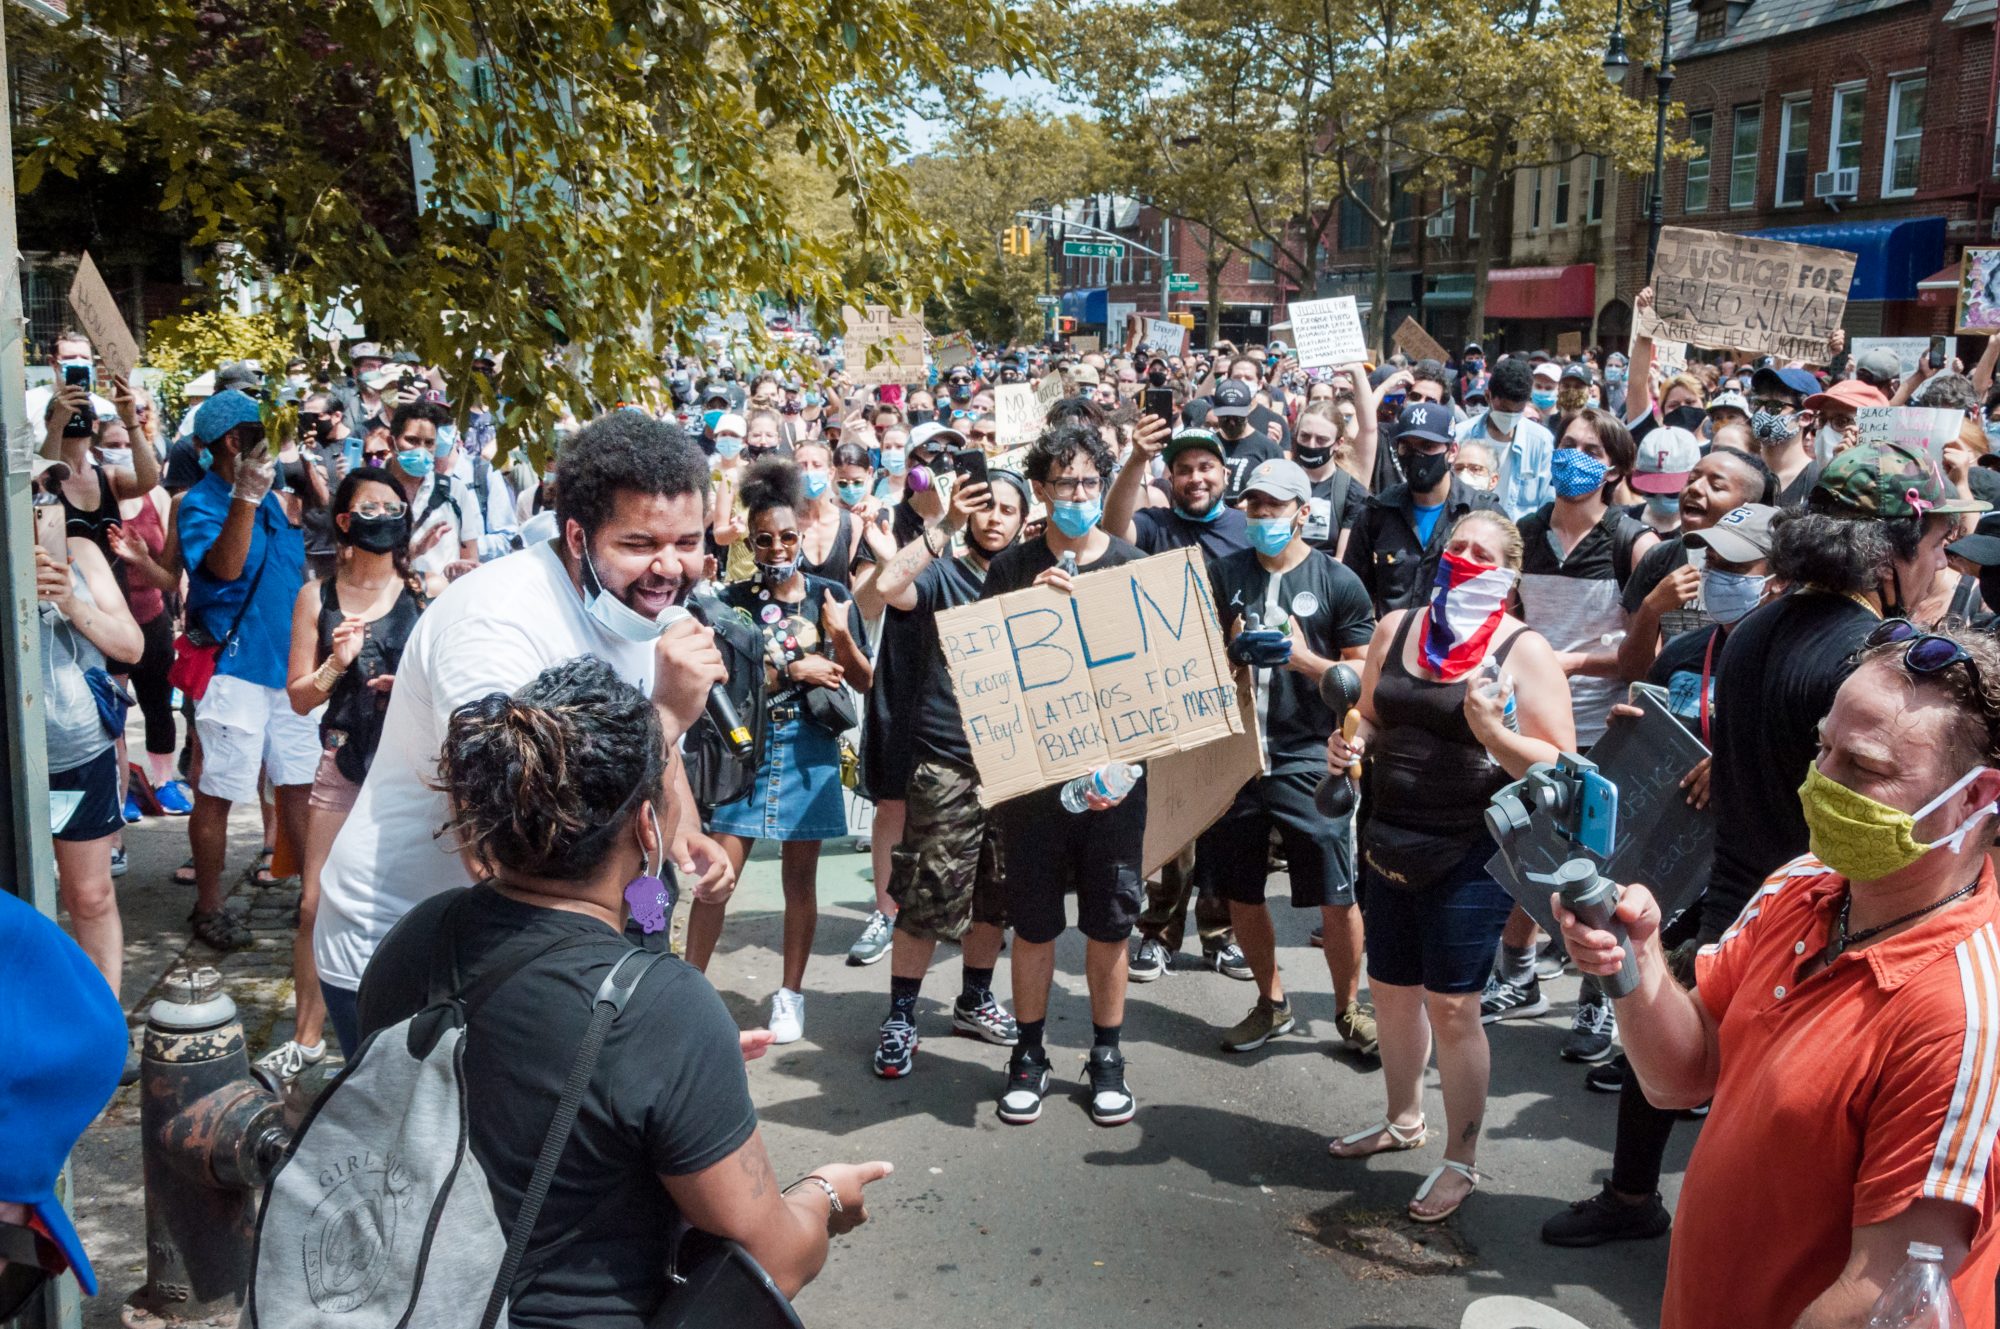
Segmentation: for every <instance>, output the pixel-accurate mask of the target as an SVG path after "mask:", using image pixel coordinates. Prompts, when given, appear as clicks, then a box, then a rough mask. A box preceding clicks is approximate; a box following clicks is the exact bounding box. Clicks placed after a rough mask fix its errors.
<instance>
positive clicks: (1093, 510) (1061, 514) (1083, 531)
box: [1049, 498, 1104, 540]
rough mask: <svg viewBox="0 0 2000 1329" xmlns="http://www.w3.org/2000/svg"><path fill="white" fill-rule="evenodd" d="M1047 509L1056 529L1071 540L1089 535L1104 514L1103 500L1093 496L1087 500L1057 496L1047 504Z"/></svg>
mask: <svg viewBox="0 0 2000 1329" xmlns="http://www.w3.org/2000/svg"><path fill="white" fill-rule="evenodd" d="M1049 509H1050V511H1049V519H1050V520H1051V521H1053V522H1054V523H1055V524H1056V529H1057V530H1059V531H1061V532H1062V533H1063V534H1064V535H1067V536H1068V537H1069V538H1070V539H1072V540H1080V539H1082V538H1083V537H1084V536H1086V535H1089V534H1090V533H1091V531H1093V530H1094V529H1096V527H1097V523H1098V521H1099V520H1100V519H1101V518H1102V517H1103V516H1104V502H1103V500H1101V499H1095V498H1093V499H1091V500H1090V501H1089V502H1080V501H1076V500H1073V499H1066V498H1059V499H1057V500H1056V501H1055V502H1054V503H1052V504H1050V505H1049Z"/></svg>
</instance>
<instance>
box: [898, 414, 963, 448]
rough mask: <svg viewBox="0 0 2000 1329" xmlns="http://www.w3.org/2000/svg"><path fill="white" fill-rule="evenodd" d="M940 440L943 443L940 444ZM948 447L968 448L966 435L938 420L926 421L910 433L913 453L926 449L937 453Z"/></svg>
mask: <svg viewBox="0 0 2000 1329" xmlns="http://www.w3.org/2000/svg"><path fill="white" fill-rule="evenodd" d="M940 440H943V441H942V442H940ZM947 445H950V446H952V447H960V448H962V447H965V446H967V445H966V441H965V435H963V434H961V433H959V432H958V431H957V430H956V429H953V428H952V427H951V426H950V425H948V424H943V423H941V422H939V421H937V420H929V421H926V422H925V423H923V424H920V425H918V426H917V427H916V428H915V429H912V430H911V431H910V451H912V452H919V451H923V450H925V449H929V450H931V451H933V452H935V451H936V450H938V449H939V448H943V447H945V446H947Z"/></svg>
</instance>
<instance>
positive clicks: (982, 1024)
mask: <svg viewBox="0 0 2000 1329" xmlns="http://www.w3.org/2000/svg"><path fill="white" fill-rule="evenodd" d="M951 1031H952V1032H953V1033H955V1034H962V1035H964V1036H965V1037H967V1038H978V1039H984V1040H985V1041H986V1042H988V1043H996V1044H998V1045H999V1046H1001V1047H1003V1048H1010V1047H1013V1046H1014V1044H1016V1043H1018V1042H1020V1041H1021V1026H1019V1025H1018V1024H1015V1023H1014V1017H1013V1016H1011V1015H1009V1014H1007V1008H1006V1007H1005V1006H1002V1005H1001V1004H1000V1001H999V999H998V998H996V997H995V996H994V995H993V994H992V993H991V992H989V993H987V994H986V996H985V999H984V1000H982V1001H979V1002H977V1003H973V1004H967V1002H966V1000H965V994H964V993H960V994H959V998H958V1000H957V1001H955V1002H953V1003H952V1004H951Z"/></svg>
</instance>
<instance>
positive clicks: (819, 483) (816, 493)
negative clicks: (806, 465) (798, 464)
mask: <svg viewBox="0 0 2000 1329" xmlns="http://www.w3.org/2000/svg"><path fill="white" fill-rule="evenodd" d="M799 481H800V483H801V484H802V485H803V486H804V488H805V492H806V497H807V498H824V497H825V496H826V491H827V486H828V485H830V484H831V483H832V481H831V480H829V479H828V478H827V474H826V472H825V471H800V472H799Z"/></svg>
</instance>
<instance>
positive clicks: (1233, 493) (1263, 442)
mask: <svg viewBox="0 0 2000 1329" xmlns="http://www.w3.org/2000/svg"><path fill="white" fill-rule="evenodd" d="M1254 420H1255V412H1252V421H1253V423H1252V424H1251V427H1250V432H1249V433H1247V434H1245V435H1244V436H1243V437H1242V438H1239V439H1237V440H1236V441H1235V442H1234V443H1232V442H1230V441H1229V440H1228V439H1226V438H1223V437H1222V435H1220V434H1217V435H1216V438H1217V439H1218V440H1219V441H1220V442H1221V443H1222V451H1223V452H1224V453H1225V454H1226V455H1225V457H1224V459H1223V463H1222V464H1223V465H1224V466H1226V467H1228V468H1229V488H1228V489H1227V490H1225V491H1224V494H1225V495H1226V497H1227V498H1228V500H1229V502H1231V503H1234V502H1235V501H1236V500H1237V499H1239V498H1241V497H1243V485H1244V483H1245V482H1246V481H1248V480H1249V479H1250V472H1252V471H1254V470H1256V469H1257V463H1258V462H1260V461H1269V460H1271V459H1272V458H1274V457H1282V456H1284V455H1285V450H1284V449H1283V448H1281V447H1279V446H1278V445H1277V444H1276V443H1273V442H1272V441H1271V436H1270V435H1269V434H1267V433H1265V432H1264V431H1263V429H1262V428H1260V427H1259V426H1257V425H1256V424H1255V423H1254Z"/></svg>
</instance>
